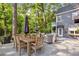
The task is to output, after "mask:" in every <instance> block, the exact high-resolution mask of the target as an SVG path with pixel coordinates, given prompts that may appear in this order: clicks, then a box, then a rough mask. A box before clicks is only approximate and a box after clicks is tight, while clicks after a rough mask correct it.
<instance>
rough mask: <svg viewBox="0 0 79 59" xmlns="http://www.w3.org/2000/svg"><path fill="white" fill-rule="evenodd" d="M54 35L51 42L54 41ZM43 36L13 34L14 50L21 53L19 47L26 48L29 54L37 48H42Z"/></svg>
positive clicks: (35, 51)
mask: <svg viewBox="0 0 79 59" xmlns="http://www.w3.org/2000/svg"><path fill="white" fill-rule="evenodd" d="M55 38H56V37H54V36H52V39H54V40H52V41H53V42H54V41H55ZM43 43H44V36H43V35H42V34H38V33H36V34H26V35H25V34H16V35H15V36H14V45H15V47H16V51H17V52H18V53H19V55H21V48H24V49H26V50H27V54H28V56H31V55H32V53H33V52H34V53H35V54H36V53H37V50H38V49H42V48H43V46H44V45H43Z"/></svg>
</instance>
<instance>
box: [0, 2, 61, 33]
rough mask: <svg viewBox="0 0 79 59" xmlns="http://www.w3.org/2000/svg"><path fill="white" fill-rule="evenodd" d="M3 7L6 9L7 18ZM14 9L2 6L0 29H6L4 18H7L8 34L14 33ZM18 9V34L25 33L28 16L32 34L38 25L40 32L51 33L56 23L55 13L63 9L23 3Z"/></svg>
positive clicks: (55, 5) (55, 6)
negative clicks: (53, 23) (26, 17)
mask: <svg viewBox="0 0 79 59" xmlns="http://www.w3.org/2000/svg"><path fill="white" fill-rule="evenodd" d="M2 5H3V6H4V8H5V16H4V14H3V10H2ZM12 7H13V6H12V4H7V3H6V4H0V28H1V29H3V30H4V29H5V25H4V17H6V26H7V33H9V32H12V18H13V15H12V13H13V9H12ZM17 7H18V8H17V13H18V15H17V21H18V23H17V24H18V33H21V32H24V23H25V16H26V15H28V21H29V31H30V32H31V33H32V32H35V26H36V23H37V25H38V29H39V31H40V32H45V33H50V32H51V28H52V26H51V24H52V22H54V21H55V12H56V11H57V10H58V9H59V8H60V7H61V4H55V3H52V4H47V3H44V4H42V3H35V4H34V3H27V4H26V3H23V4H18V6H17ZM43 13H44V15H43ZM43 16H44V17H43ZM44 18H45V19H44Z"/></svg>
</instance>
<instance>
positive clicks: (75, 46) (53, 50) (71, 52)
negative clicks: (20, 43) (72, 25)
mask: <svg viewBox="0 0 79 59" xmlns="http://www.w3.org/2000/svg"><path fill="white" fill-rule="evenodd" d="M0 56H18V53H17V52H16V50H15V48H14V47H13V44H12V43H10V44H6V45H3V46H0ZM21 56H27V52H26V51H25V50H22V52H21ZM32 56H35V54H34V53H33V54H32ZM36 56H79V40H75V39H74V40H71V39H70V40H61V41H58V42H56V43H55V44H47V43H44V47H43V48H42V49H41V50H38V51H37V54H36Z"/></svg>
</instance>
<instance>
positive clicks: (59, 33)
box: [58, 28, 63, 36]
mask: <svg viewBox="0 0 79 59" xmlns="http://www.w3.org/2000/svg"><path fill="white" fill-rule="evenodd" d="M58 36H63V28H58Z"/></svg>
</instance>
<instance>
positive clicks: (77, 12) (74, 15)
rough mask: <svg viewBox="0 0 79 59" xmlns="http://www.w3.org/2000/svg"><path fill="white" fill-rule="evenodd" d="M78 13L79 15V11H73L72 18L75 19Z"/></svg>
mask: <svg viewBox="0 0 79 59" xmlns="http://www.w3.org/2000/svg"><path fill="white" fill-rule="evenodd" d="M78 15H79V11H76V12H74V13H72V20H74V17H76V16H78Z"/></svg>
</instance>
